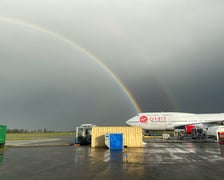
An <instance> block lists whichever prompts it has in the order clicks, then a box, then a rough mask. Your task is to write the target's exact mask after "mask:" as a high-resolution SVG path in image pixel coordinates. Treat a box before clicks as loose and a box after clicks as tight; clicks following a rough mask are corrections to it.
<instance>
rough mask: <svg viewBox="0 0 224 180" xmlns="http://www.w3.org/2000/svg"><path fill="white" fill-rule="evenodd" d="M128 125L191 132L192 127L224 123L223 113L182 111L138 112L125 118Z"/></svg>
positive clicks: (146, 128) (148, 128) (206, 126)
mask: <svg viewBox="0 0 224 180" xmlns="http://www.w3.org/2000/svg"><path fill="white" fill-rule="evenodd" d="M126 123H127V124H128V125H129V126H138V127H141V128H142V129H144V130H175V129H184V130H185V132H186V133H187V134H191V130H192V128H195V127H201V128H204V129H206V128H208V127H210V126H214V125H221V124H223V123H224V113H216V114H215V113H213V114H193V113H182V112H152V113H138V114H137V115H136V116H134V117H132V118H131V119H129V120H127V121H126Z"/></svg>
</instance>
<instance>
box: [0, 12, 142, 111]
mask: <svg viewBox="0 0 224 180" xmlns="http://www.w3.org/2000/svg"><path fill="white" fill-rule="evenodd" d="M0 21H2V22H7V23H12V24H16V25H18V26H24V27H27V28H31V29H33V30H36V31H40V32H43V33H47V34H48V35H50V36H52V37H54V38H56V39H58V40H60V41H63V42H64V43H66V44H68V45H70V46H71V47H73V48H75V49H77V50H79V51H80V52H82V53H83V54H85V55H86V56H88V57H89V58H90V59H91V60H93V61H94V62H95V63H97V64H98V65H99V66H100V67H101V68H102V69H103V70H104V71H105V72H106V73H107V74H109V76H110V77H111V78H112V79H113V80H114V81H115V82H116V83H117V85H118V86H119V87H120V88H121V90H122V91H123V92H124V94H125V95H126V97H127V98H128V99H129V101H130V103H131V105H132V107H133V108H134V110H135V111H136V112H137V113H138V112H142V110H141V108H140V106H139V105H138V103H137V101H136V100H135V98H134V97H133V95H132V94H131V92H130V90H129V89H128V88H127V87H126V86H125V84H124V83H123V82H122V81H121V79H119V77H118V76H116V74H115V73H114V72H113V71H112V70H111V69H110V68H109V67H108V66H107V65H106V64H105V63H103V61H102V60H100V59H99V58H97V57H96V56H95V55H94V54H92V53H91V52H89V51H88V50H86V49H85V48H83V47H81V46H80V45H79V44H77V43H76V42H74V41H73V40H71V39H69V38H67V37H66V36H64V35H62V34H59V33H57V32H55V31H52V30H50V29H48V28H45V27H43V26H40V25H37V24H34V23H31V22H28V21H24V20H21V19H17V18H12V17H5V16H0Z"/></svg>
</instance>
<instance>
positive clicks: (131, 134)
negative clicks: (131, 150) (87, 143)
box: [91, 126, 143, 147]
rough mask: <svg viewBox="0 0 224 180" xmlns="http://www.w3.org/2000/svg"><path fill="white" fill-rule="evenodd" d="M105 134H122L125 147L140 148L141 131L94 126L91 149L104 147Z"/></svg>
mask: <svg viewBox="0 0 224 180" xmlns="http://www.w3.org/2000/svg"><path fill="white" fill-rule="evenodd" d="M106 133H122V134H123V144H124V146H125V147H142V138H143V137H142V129H141V128H140V127H129V126H94V127H93V128H92V140H91V147H105V134H106Z"/></svg>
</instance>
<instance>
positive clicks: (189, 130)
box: [185, 125, 196, 134]
mask: <svg viewBox="0 0 224 180" xmlns="http://www.w3.org/2000/svg"><path fill="white" fill-rule="evenodd" d="M195 127H196V126H195V125H187V126H185V132H186V134H191V131H192V129H193V128H195Z"/></svg>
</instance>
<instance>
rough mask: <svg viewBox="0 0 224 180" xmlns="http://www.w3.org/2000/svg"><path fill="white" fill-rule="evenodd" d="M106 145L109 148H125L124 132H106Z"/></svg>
mask: <svg viewBox="0 0 224 180" xmlns="http://www.w3.org/2000/svg"><path fill="white" fill-rule="evenodd" d="M105 145H106V146H107V147H108V148H109V149H123V147H124V145H123V134H122V133H106V134H105Z"/></svg>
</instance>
